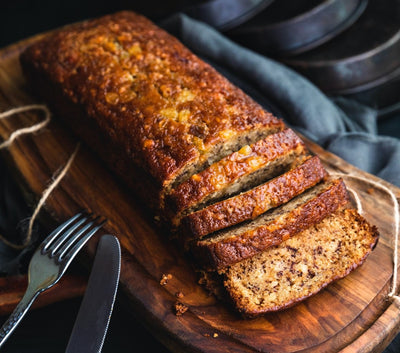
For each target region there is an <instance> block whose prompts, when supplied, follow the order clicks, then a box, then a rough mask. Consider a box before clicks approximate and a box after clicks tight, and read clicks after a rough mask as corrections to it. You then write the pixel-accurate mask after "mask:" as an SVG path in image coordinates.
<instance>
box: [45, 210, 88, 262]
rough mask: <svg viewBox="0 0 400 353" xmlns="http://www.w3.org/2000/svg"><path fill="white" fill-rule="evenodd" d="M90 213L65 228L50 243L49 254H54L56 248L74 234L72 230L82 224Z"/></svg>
mask: <svg viewBox="0 0 400 353" xmlns="http://www.w3.org/2000/svg"><path fill="white" fill-rule="evenodd" d="M91 217H92V215H91V214H90V215H88V217H83V218H82V219H80V220H79V221H78V222H76V223H75V224H74V225H73V226H71V227H70V228H69V229H67V230H65V231H64V233H63V234H62V235H61V236H59V238H58V239H57V240H56V241H55V242H54V244H53V245H51V246H50V247H49V248H48V250H50V251H51V252H50V256H54V254H55V253H56V252H57V251H58V249H59V248H60V247H61V246H63V244H64V243H65V242H66V241H68V238H69V237H70V236H71V235H73V234H74V232H75V231H76V230H77V229H78V228H79V227H80V226H81V225H82V224H84V223H85V222H86V221H87V220H90V219H91Z"/></svg>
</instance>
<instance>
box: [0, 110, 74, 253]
mask: <svg viewBox="0 0 400 353" xmlns="http://www.w3.org/2000/svg"><path fill="white" fill-rule="evenodd" d="M31 110H41V111H42V112H44V114H45V118H44V120H43V121H41V122H39V123H37V124H34V125H32V126H30V127H26V128H22V129H18V130H16V131H14V132H13V133H12V134H11V135H10V136H9V138H8V139H7V140H5V141H4V142H2V143H1V144H0V149H4V148H8V147H10V145H11V144H12V143H13V142H14V140H15V139H16V138H18V137H20V136H21V135H25V134H32V133H35V132H37V131H39V130H40V129H42V128H44V127H45V126H46V125H47V124H48V123H49V122H50V117H51V114H50V110H49V109H48V108H47V106H45V105H41V104H32V105H26V106H22V107H17V108H13V109H10V110H8V111H5V112H2V113H0V120H1V119H4V118H7V117H10V116H12V115H14V114H18V113H22V112H27V111H31ZM78 149H79V144H78V145H77V146H76V147H75V150H74V151H73V153H72V154H71V156H70V157H69V159H68V161H67V163H66V164H65V166H64V167H63V168H61V169H59V170H58V171H56V172H55V173H54V175H53V176H52V179H51V180H52V181H51V183H50V184H49V186H48V187H47V188H46V189H45V190H44V191H43V193H42V196H41V197H40V200H39V202H38V204H37V205H36V207H35V209H34V211H33V214H32V217H31V218H30V220H29V225H28V230H27V234H26V238H25V241H24V242H23V243H22V244H15V243H12V242H10V241H9V240H7V239H6V238H5V237H4V236H2V235H1V234H0V240H2V241H3V242H4V243H5V244H6V245H8V246H10V247H11V248H13V249H17V250H21V249H24V248H25V247H27V246H28V245H29V244H30V242H31V239H32V231H33V225H34V222H35V220H36V218H37V216H38V214H39V212H40V210H41V208H42V207H43V205H44V203H45V202H46V200H47V198H48V197H49V196H50V194H51V193H52V192H53V190H54V189H55V188H56V187H57V185H58V184H59V183H60V182H61V180H62V178H63V177H64V176H65V175H66V174H67V172H68V170H69V169H70V167H71V165H72V163H73V161H74V159H75V156H76V154H77V153H78Z"/></svg>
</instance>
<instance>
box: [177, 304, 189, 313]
mask: <svg viewBox="0 0 400 353" xmlns="http://www.w3.org/2000/svg"><path fill="white" fill-rule="evenodd" d="M188 309H189V307H188V306H187V305H185V304H183V303H181V302H176V303H175V304H174V311H175V315H176V316H181V315H183V314H184V313H185V312H186V311H187V310H188Z"/></svg>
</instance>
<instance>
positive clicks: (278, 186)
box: [180, 156, 328, 238]
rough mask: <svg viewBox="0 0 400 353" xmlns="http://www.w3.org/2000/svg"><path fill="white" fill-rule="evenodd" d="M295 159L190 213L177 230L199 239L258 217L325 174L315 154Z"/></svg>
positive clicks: (314, 182) (299, 192) (298, 193)
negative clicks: (268, 177)
mask: <svg viewBox="0 0 400 353" xmlns="http://www.w3.org/2000/svg"><path fill="white" fill-rule="evenodd" d="M300 160H301V162H300V161H298V160H296V161H295V163H294V166H293V168H292V169H290V170H289V171H288V172H286V173H284V174H282V175H280V176H278V177H276V178H274V179H272V180H269V181H267V182H266V183H264V184H261V185H259V186H256V187H255V188H253V189H250V190H249V191H246V192H243V193H241V194H239V195H236V196H233V197H231V198H228V199H226V200H223V201H220V202H217V203H215V204H212V205H210V206H207V207H205V208H203V209H201V210H199V211H196V212H193V213H190V214H189V215H187V216H186V217H185V218H184V219H183V220H182V222H181V229H180V233H181V234H185V235H186V237H193V238H202V237H204V236H205V235H208V234H210V233H213V232H216V231H218V230H221V229H223V228H227V227H231V226H234V225H236V224H238V223H241V222H244V221H248V220H251V219H254V218H256V217H258V216H259V215H261V214H263V213H264V212H266V211H268V210H270V209H272V208H274V207H278V206H280V205H282V204H284V203H286V202H288V201H289V200H291V199H292V198H294V197H296V196H298V195H300V194H301V193H302V192H304V191H305V190H307V189H308V188H310V187H312V186H314V185H316V184H317V183H319V182H320V181H321V180H322V179H323V178H325V177H327V175H328V174H327V172H326V171H325V168H324V167H323V165H322V163H321V160H320V159H319V158H318V156H313V157H307V158H300Z"/></svg>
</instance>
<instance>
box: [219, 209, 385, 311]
mask: <svg viewBox="0 0 400 353" xmlns="http://www.w3.org/2000/svg"><path fill="white" fill-rule="evenodd" d="M377 239H378V233H377V230H376V228H375V227H374V226H371V225H369V224H368V223H367V222H366V221H365V219H364V218H363V217H362V216H360V215H359V214H358V213H357V211H355V210H353V209H346V210H340V211H337V212H336V213H334V214H332V215H330V216H328V217H327V218H325V219H324V220H323V221H321V222H320V223H319V224H317V225H315V226H312V227H310V228H308V229H307V230H305V231H303V232H302V233H300V234H298V235H297V236H295V237H293V238H290V239H288V240H286V241H285V242H283V243H282V244H280V245H279V246H275V247H272V248H269V249H268V250H266V251H265V252H263V253H260V254H258V255H256V256H254V257H252V258H250V259H247V260H244V261H242V262H240V263H237V264H235V265H233V266H231V267H228V268H226V269H224V270H222V271H221V273H223V275H224V286H225V288H226V290H227V292H228V294H229V295H230V297H231V299H232V301H233V302H234V304H235V306H236V307H237V309H238V310H239V311H241V312H242V313H243V314H245V315H248V316H254V315H258V314H260V313H265V312H268V311H275V310H279V309H283V308H286V307H288V306H291V305H293V304H295V303H296V302H298V301H300V300H302V299H304V298H307V297H309V296H310V295H312V294H314V293H316V292H318V291H320V290H321V289H322V288H324V287H325V286H326V285H328V284H329V283H330V282H332V281H333V280H336V279H339V278H342V277H344V276H346V275H347V274H348V273H349V272H350V271H352V270H354V269H355V268H356V267H357V266H359V265H360V264H361V263H362V262H363V260H364V259H365V257H366V256H367V255H368V253H369V252H370V251H371V250H372V248H373V247H374V245H375V244H376V241H377Z"/></svg>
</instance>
